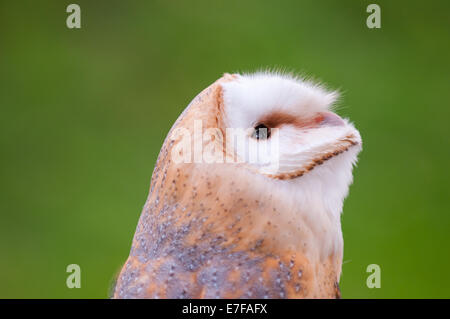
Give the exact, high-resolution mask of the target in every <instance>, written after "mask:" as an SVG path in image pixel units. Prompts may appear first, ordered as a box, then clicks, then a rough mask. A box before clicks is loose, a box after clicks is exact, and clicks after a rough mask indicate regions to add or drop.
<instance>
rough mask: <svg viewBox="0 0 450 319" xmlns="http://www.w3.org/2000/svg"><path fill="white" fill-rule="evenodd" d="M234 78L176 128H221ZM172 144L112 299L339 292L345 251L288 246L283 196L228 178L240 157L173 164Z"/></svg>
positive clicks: (206, 95) (203, 98)
mask: <svg viewBox="0 0 450 319" xmlns="http://www.w3.org/2000/svg"><path fill="white" fill-rule="evenodd" d="M233 78H234V76H233V75H225V76H224V77H222V78H221V79H219V80H218V81H217V82H215V83H213V84H212V85H211V86H210V87H208V88H207V89H205V90H204V91H203V92H202V93H200V94H199V95H198V96H197V97H196V98H195V99H194V100H193V101H192V102H191V104H190V105H189V106H188V108H187V109H186V111H185V112H183V114H182V115H181V116H180V118H179V119H178V120H177V122H176V123H175V124H174V126H173V128H172V130H173V129H174V128H176V127H185V128H187V129H189V130H190V131H191V132H192V130H193V121H194V120H197V119H201V120H202V121H203V128H204V129H206V128H208V127H222V123H221V121H222V119H221V116H220V115H221V107H222V96H221V94H222V91H221V87H220V83H221V82H222V81H230V80H233ZM169 136H171V133H169ZM176 142H177V141H173V140H170V138H167V139H166V141H165V142H164V145H163V147H162V149H161V152H160V155H159V157H158V161H157V164H156V167H155V170H154V172H153V176H152V182H151V186H150V193H149V196H148V199H147V202H146V204H145V206H144V208H143V211H142V214H141V217H140V220H139V224H138V227H137V229H136V233H135V236H134V239H133V244H132V248H131V252H130V256H129V258H128V260H127V261H126V263H125V265H124V267H123V268H122V270H121V272H120V274H119V277H118V280H117V284H116V288H115V292H114V296H113V297H114V298H338V297H340V292H339V287H338V285H337V278H338V273H339V272H340V269H339V268H340V258H341V256H333V255H330V256H328V257H326V258H325V259H323V260H321V261H320V262H319V261H317V260H315V261H311V260H308V258H307V257H306V254H305V248H304V247H302V246H304V245H305V244H304V243H303V244H302V241H301V240H299V241H298V243H294V244H292V245H284V244H283V243H282V239H280V237H281V236H280V234H282V233H284V232H289V230H290V229H291V228H292V227H293V226H292V224H290V222H286V219H283V218H277V217H278V216H280V215H282V214H283V210H284V209H287V208H286V207H283V204H282V203H280V202H279V201H278V200H277V199H276V198H272V196H267V195H261V194H258V193H255V192H254V191H253V187H252V186H253V185H252V184H251V183H250V181H249V179H240V178H229V177H230V172H232V165H237V164H196V163H183V164H175V163H173V162H172V161H171V151H172V148H173V146H174V144H175V143H176ZM228 155H229V154H228ZM230 167H231V168H230ZM249 174H251V173H249ZM336 260H338V262H337V261H336Z"/></svg>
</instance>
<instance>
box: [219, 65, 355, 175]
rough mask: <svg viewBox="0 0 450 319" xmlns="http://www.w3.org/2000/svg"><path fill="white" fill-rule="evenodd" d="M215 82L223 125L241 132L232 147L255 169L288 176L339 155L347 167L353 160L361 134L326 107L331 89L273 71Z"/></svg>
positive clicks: (330, 104)
mask: <svg viewBox="0 0 450 319" xmlns="http://www.w3.org/2000/svg"><path fill="white" fill-rule="evenodd" d="M221 86H222V90H223V92H222V94H223V113H224V114H223V121H224V125H225V126H226V127H227V128H234V129H241V130H243V131H244V132H245V133H244V134H243V135H244V138H243V140H242V138H241V139H240V140H239V141H233V148H234V150H235V152H236V154H237V156H238V157H239V158H240V159H241V160H243V161H244V162H246V163H248V164H249V166H250V167H252V168H255V169H257V170H258V171H259V172H260V173H262V174H264V175H266V176H268V177H270V178H274V179H282V180H285V179H294V178H299V177H302V176H303V175H305V174H306V173H308V172H309V171H312V170H313V169H315V168H317V167H318V166H322V164H324V163H325V162H326V161H328V160H329V159H332V158H334V157H338V156H341V157H345V161H346V162H348V163H350V169H351V166H352V164H353V163H354V162H355V161H356V155H357V153H358V152H359V150H360V148H361V138H360V135H359V132H358V131H357V130H356V129H355V128H354V126H353V125H352V124H351V123H349V122H348V120H346V119H342V118H341V117H339V116H338V115H336V114H335V113H333V112H332V111H331V109H332V107H333V103H334V102H335V101H336V99H337V96H338V94H337V93H336V92H329V91H327V90H325V89H324V88H322V87H321V86H319V85H317V84H313V83H310V82H308V81H304V80H301V79H298V78H294V77H291V76H286V75H281V74H273V73H257V74H252V75H236V76H235V78H234V80H232V81H228V82H225V83H222V84H221ZM344 153H346V154H345V155H344ZM323 166H326V165H323ZM328 169H330V167H328Z"/></svg>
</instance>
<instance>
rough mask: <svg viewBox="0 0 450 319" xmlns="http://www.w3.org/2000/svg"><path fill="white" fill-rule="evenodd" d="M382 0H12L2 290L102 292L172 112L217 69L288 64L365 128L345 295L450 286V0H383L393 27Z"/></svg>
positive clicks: (1, 93)
mask: <svg viewBox="0 0 450 319" xmlns="http://www.w3.org/2000/svg"><path fill="white" fill-rule="evenodd" d="M72 2H75V3H78V4H79V5H80V6H81V23H82V28H81V29H79V30H75V29H72V30H71V29H68V28H67V27H66V17H67V16H68V14H67V13H66V6H67V5H68V4H70V3H72ZM369 3H371V2H369V1H355V0H353V1H350V0H348V1H317V0H316V1H312V0H311V1H289V2H286V1H231V0H227V1H200V2H198V1H183V2H181V1H178V2H175V1H162V0H161V1H99V0H96V1H81V0H77V1H56V0H55V1H13V0H8V1H0V107H1V115H0V133H1V134H0V147H1V148H0V149H1V157H0V172H1V176H0V258H1V259H0V297H3V298H18V297H23V298H34V297H41V298H80V297H81V298H104V297H107V296H108V287H109V285H110V282H111V280H112V279H113V277H114V275H115V273H116V272H117V271H118V270H119V269H120V267H121V264H122V263H123V262H124V261H125V259H126V257H127V255H128V252H129V248H130V244H131V240H132V236H133V233H134V230H135V227H136V224H137V220H138V217H139V214H140V210H141V208H142V206H143V204H144V201H145V199H146V196H147V192H148V188H149V183H150V177H151V173H152V170H153V166H154V163H155V160H156V157H157V155H158V151H159V149H160V147H161V145H162V142H163V139H164V137H165V135H166V134H167V132H168V130H169V128H170V127H171V125H172V123H173V122H174V121H175V119H176V118H177V117H178V115H179V114H180V113H181V111H182V110H183V109H184V107H185V106H186V105H187V104H188V103H189V102H190V100H191V99H192V98H193V97H194V96H195V95H196V94H197V93H198V92H200V91H201V90H202V89H203V88H205V87H206V86H208V85H209V84H210V83H212V82H213V81H214V80H215V79H217V78H218V77H220V76H221V74H222V73H224V72H239V71H253V70H257V69H261V68H267V67H271V68H273V67H275V68H281V69H286V70H289V71H294V72H299V73H303V74H307V75H311V76H314V78H316V79H319V80H322V81H324V82H326V83H327V84H329V85H330V87H332V88H337V89H340V90H341V91H342V92H343V97H342V99H341V102H340V107H339V111H338V112H339V114H341V115H344V116H348V117H349V118H350V119H351V120H352V121H353V122H354V123H355V125H356V126H357V128H358V129H359V130H360V132H361V135H362V137H363V140H364V150H363V152H362V153H361V156H360V162H359V164H358V167H357V168H356V170H355V172H354V176H355V182H354V184H353V186H352V187H351V189H350V196H349V197H348V199H347V200H346V202H345V206H344V214H343V233H344V240H345V249H344V250H345V256H344V266H343V274H342V277H341V289H342V294H343V297H344V298H360V297H361V298H408V297H413V298H421V297H425V298H432V297H437V298H449V297H450V290H449V288H448V287H449V286H450V274H449V269H450V256H449V251H450V249H449V245H450V234H449V228H450V227H449V226H450V210H449V206H450V205H449V195H450V194H449V186H450V184H449V169H448V164H449V159H450V156H449V155H450V154H449V150H450V147H449V146H450V145H449V136H450V131H449V120H450V114H449V113H450V112H449V101H450V89H449V71H450V63H449V61H448V59H449V44H450V41H449V39H450V23H449V19H448V17H449V15H450V2H448V1H440V2H438V1H420V2H419V1H418V2H411V1H376V3H378V4H379V5H380V6H381V18H382V28H381V29H368V28H367V27H366V24H365V21H366V17H367V16H368V13H366V7H367V5H368V4H369ZM72 263H76V264H79V265H80V266H81V270H82V273H81V275H82V288H81V289H68V288H67V287H66V277H67V275H68V274H67V273H66V266H67V265H68V264H72ZM372 263H375V264H378V265H380V267H381V288H380V289H369V288H367V286H366V278H367V276H368V273H366V267H367V266H368V265H369V264H372Z"/></svg>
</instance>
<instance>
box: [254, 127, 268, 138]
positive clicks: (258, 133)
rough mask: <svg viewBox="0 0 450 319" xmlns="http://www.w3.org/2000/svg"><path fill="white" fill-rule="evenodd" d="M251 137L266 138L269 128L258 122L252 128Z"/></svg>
mask: <svg viewBox="0 0 450 319" xmlns="http://www.w3.org/2000/svg"><path fill="white" fill-rule="evenodd" d="M252 137H253V138H256V139H257V140H266V139H268V138H269V137H270V128H268V127H267V126H265V125H264V124H258V125H257V126H255V128H254V131H253V133H252Z"/></svg>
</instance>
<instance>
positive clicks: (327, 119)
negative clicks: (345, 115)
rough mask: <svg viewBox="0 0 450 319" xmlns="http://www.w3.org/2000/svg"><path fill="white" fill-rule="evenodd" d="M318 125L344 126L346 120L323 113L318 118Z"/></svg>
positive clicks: (316, 119)
mask: <svg viewBox="0 0 450 319" xmlns="http://www.w3.org/2000/svg"><path fill="white" fill-rule="evenodd" d="M315 121H316V123H317V124H318V125H319V126H343V125H345V122H344V120H343V119H342V118H341V117H340V116H339V115H337V114H335V113H333V112H321V113H320V114H319V115H318V116H317V117H316V118H315Z"/></svg>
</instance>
